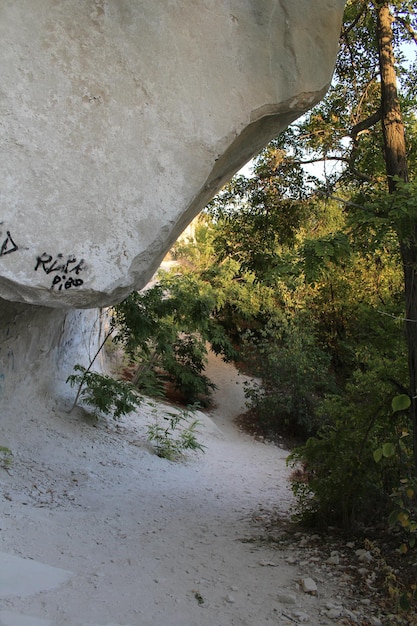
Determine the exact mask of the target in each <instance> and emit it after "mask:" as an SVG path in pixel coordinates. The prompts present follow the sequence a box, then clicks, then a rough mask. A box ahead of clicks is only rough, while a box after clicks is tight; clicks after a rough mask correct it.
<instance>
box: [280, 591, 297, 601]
mask: <svg viewBox="0 0 417 626" xmlns="http://www.w3.org/2000/svg"><path fill="white" fill-rule="evenodd" d="M277 600H278V602H281V604H296V602H297V598H296V596H295V595H294V594H292V593H289V592H287V591H280V592H279V593H278V594H277Z"/></svg>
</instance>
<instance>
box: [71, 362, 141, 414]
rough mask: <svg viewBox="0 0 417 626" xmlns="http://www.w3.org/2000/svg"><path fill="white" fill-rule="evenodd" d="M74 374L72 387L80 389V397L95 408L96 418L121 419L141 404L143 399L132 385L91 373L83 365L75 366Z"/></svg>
mask: <svg viewBox="0 0 417 626" xmlns="http://www.w3.org/2000/svg"><path fill="white" fill-rule="evenodd" d="M74 371H75V373H74V374H71V375H70V376H68V379H67V382H68V383H70V385H71V387H74V386H77V387H78V388H79V389H80V393H79V394H78V397H80V398H81V400H83V401H84V402H85V404H87V405H88V406H91V407H93V409H94V416H95V417H96V418H97V419H98V418H99V417H100V416H101V415H112V417H113V418H114V419H118V418H120V417H121V416H122V415H126V414H127V413H130V412H131V411H134V410H135V409H136V408H137V407H138V406H139V405H140V403H141V398H140V397H139V396H138V394H137V392H136V391H135V390H134V388H133V387H132V385H130V384H129V383H127V382H126V381H122V380H115V379H114V378H112V377H111V376H106V375H103V374H98V373H97V372H91V371H89V370H88V369H86V368H85V367H83V366H82V365H78V364H77V365H75V367H74Z"/></svg>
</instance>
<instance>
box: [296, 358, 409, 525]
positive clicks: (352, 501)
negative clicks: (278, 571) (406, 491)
mask: <svg viewBox="0 0 417 626" xmlns="http://www.w3.org/2000/svg"><path fill="white" fill-rule="evenodd" d="M400 362H401V360H400V359H399V358H397V360H395V359H392V361H391V360H388V359H387V358H384V359H382V358H381V357H380V356H375V355H374V356H373V358H370V359H369V360H368V363H367V366H366V369H365V370H363V369H362V368H361V369H358V370H356V372H355V373H354V375H353V377H352V380H351V382H349V383H348V384H347V385H346V387H345V388H344V390H343V393H341V394H334V395H332V396H328V397H327V398H326V399H325V400H323V401H322V403H321V405H320V407H319V410H318V413H319V415H321V418H322V420H323V426H322V427H321V429H320V430H319V432H318V434H317V436H316V437H312V438H310V439H308V441H307V442H306V444H305V445H304V446H300V447H298V448H295V449H294V450H293V452H292V453H291V455H290V457H289V463H290V465H291V466H292V467H293V468H294V470H295V471H294V474H293V478H292V484H293V491H294V494H295V496H296V500H297V516H298V517H299V518H301V519H302V520H303V521H304V522H308V523H311V524H313V525H318V526H321V527H324V528H327V526H329V525H334V524H340V525H342V526H344V527H345V528H351V527H352V526H354V525H355V524H356V523H357V522H361V521H367V522H370V521H371V520H375V519H380V518H381V516H383V515H386V514H388V511H389V508H390V495H391V493H392V490H393V489H395V487H396V486H397V485H398V483H399V480H400V476H401V472H404V471H407V469H408V467H409V462H410V456H409V454H403V456H399V455H398V456H397V455H395V456H394V455H392V454H391V452H392V445H391V444H387V443H386V442H387V441H388V442H389V441H396V440H398V439H400V438H401V437H402V434H403V432H405V431H406V430H407V426H408V417H407V415H405V414H401V415H400V416H399V417H397V419H396V420H393V419H392V411H391V399H392V397H393V391H394V390H395V388H396V387H397V386H399V385H401V382H402V381H401V378H400V379H398V378H397V374H398V371H400V367H399V364H400ZM402 369H403V370H405V365H404V364H403V365H402ZM403 376H404V378H405V372H404V373H403ZM375 450H380V457H381V458H383V457H384V460H385V462H384V463H381V464H380V463H376V462H375ZM377 456H379V453H378V455H377Z"/></svg>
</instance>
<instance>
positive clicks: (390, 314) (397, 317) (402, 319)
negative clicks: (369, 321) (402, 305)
mask: <svg viewBox="0 0 417 626" xmlns="http://www.w3.org/2000/svg"><path fill="white" fill-rule="evenodd" d="M377 313H380V314H381V315H386V316H387V317H392V318H393V319H395V320H398V321H399V322H413V324H417V320H411V319H410V318H408V317H399V316H398V315H393V314H392V313H386V312H385V311H378V310H377Z"/></svg>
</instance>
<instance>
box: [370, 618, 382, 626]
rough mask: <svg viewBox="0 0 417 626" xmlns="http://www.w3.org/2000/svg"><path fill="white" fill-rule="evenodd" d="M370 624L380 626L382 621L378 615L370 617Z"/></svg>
mask: <svg viewBox="0 0 417 626" xmlns="http://www.w3.org/2000/svg"><path fill="white" fill-rule="evenodd" d="M371 624H372V626H382V622H381V620H380V619H379V617H371Z"/></svg>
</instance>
